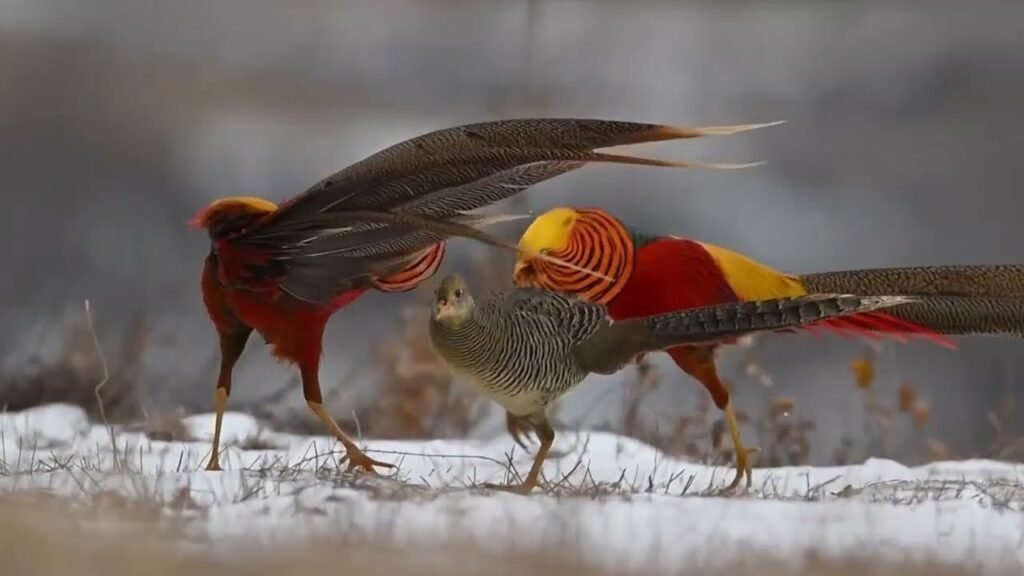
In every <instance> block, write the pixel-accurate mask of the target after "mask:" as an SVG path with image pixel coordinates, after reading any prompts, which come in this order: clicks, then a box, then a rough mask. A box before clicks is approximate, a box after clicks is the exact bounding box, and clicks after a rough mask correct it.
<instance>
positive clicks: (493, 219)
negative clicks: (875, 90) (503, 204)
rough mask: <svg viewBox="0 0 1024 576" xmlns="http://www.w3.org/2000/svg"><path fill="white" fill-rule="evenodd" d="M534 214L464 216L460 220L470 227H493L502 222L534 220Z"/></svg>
mask: <svg viewBox="0 0 1024 576" xmlns="http://www.w3.org/2000/svg"><path fill="white" fill-rule="evenodd" d="M533 217H534V216H533V214H464V215H463V217H462V218H459V219H458V220H459V221H461V222H462V223H463V224H468V225H470V226H491V225H494V224H501V223H502V222H514V221H516V220H527V219H530V218H533Z"/></svg>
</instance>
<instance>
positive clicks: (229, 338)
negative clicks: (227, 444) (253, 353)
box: [206, 328, 252, 471]
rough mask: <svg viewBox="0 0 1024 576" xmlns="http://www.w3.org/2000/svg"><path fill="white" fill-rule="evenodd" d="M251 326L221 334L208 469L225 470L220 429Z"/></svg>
mask: <svg viewBox="0 0 1024 576" xmlns="http://www.w3.org/2000/svg"><path fill="white" fill-rule="evenodd" d="M251 333H252V329H251V328H242V329H239V330H238V331H236V332H233V333H231V334H221V335H220V374H219V375H218V376H217V389H216V391H215V392H214V395H213V409H214V412H215V413H216V416H215V419H214V424H213V445H212V446H211V448H210V450H211V452H210V461H209V462H207V463H206V469H207V470H211V471H217V470H223V468H221V467H220V429H221V424H222V423H223V421H224V408H225V407H227V404H228V396H230V395H231V372H232V371H233V370H234V368H235V363H237V362H238V357H239V356H241V355H242V350H245V343H246V342H248V341H249V334H251Z"/></svg>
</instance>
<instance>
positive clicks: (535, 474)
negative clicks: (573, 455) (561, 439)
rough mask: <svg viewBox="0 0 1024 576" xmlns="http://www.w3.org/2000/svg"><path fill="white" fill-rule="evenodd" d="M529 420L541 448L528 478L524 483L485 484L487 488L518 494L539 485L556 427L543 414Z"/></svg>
mask: <svg viewBox="0 0 1024 576" xmlns="http://www.w3.org/2000/svg"><path fill="white" fill-rule="evenodd" d="M529 422H530V424H531V425H532V426H533V430H534V432H535V433H536V434H537V438H538V439H539V440H540V448H538V449H537V455H536V456H535V457H534V458H533V465H532V466H530V472H529V473H527V474H526V479H525V480H523V483H522V484H508V485H494V484H485V485H484V486H485V487H486V488H494V489H496V490H504V491H506V492H515V493H516V494H529V493H530V492H531V491H532V490H533V489H534V488H536V487H537V484H538V483H539V481H540V471H541V468H542V467H543V466H544V460H545V459H546V458H547V457H548V452H549V451H550V450H551V445H552V444H553V443H554V442H555V429H554V428H552V427H551V422H549V421H548V419H547V416H545V415H543V414H542V415H540V416H535V417H531V418H530V420H529Z"/></svg>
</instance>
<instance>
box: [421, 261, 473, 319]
mask: <svg viewBox="0 0 1024 576" xmlns="http://www.w3.org/2000/svg"><path fill="white" fill-rule="evenodd" d="M473 306H474V302H473V296H472V294H470V293H469V287H468V286H467V285H466V279H465V278H463V277H462V276H461V275H459V274H449V275H448V276H445V277H444V279H442V280H441V284H440V285H439V286H438V287H437V289H436V290H434V307H433V310H432V311H431V312H432V314H431V316H432V318H433V320H434V321H435V322H438V323H439V324H444V325H448V326H458V325H460V324H462V322H464V321H465V320H466V319H467V318H469V317H470V315H472V313H473Z"/></svg>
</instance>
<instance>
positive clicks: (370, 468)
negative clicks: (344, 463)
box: [348, 449, 395, 474]
mask: <svg viewBox="0 0 1024 576" xmlns="http://www.w3.org/2000/svg"><path fill="white" fill-rule="evenodd" d="M374 466H379V467H381V468H394V467H395V465H394V464H388V463H387V462H381V461H380V460H374V459H373V458H370V457H369V456H367V455H366V454H365V453H363V452H362V451H361V450H358V449H357V450H352V451H349V453H348V470H349V471H353V470H362V471H363V472H365V473H367V474H379V473H378V472H377V471H376V470H375V469H374Z"/></svg>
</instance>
